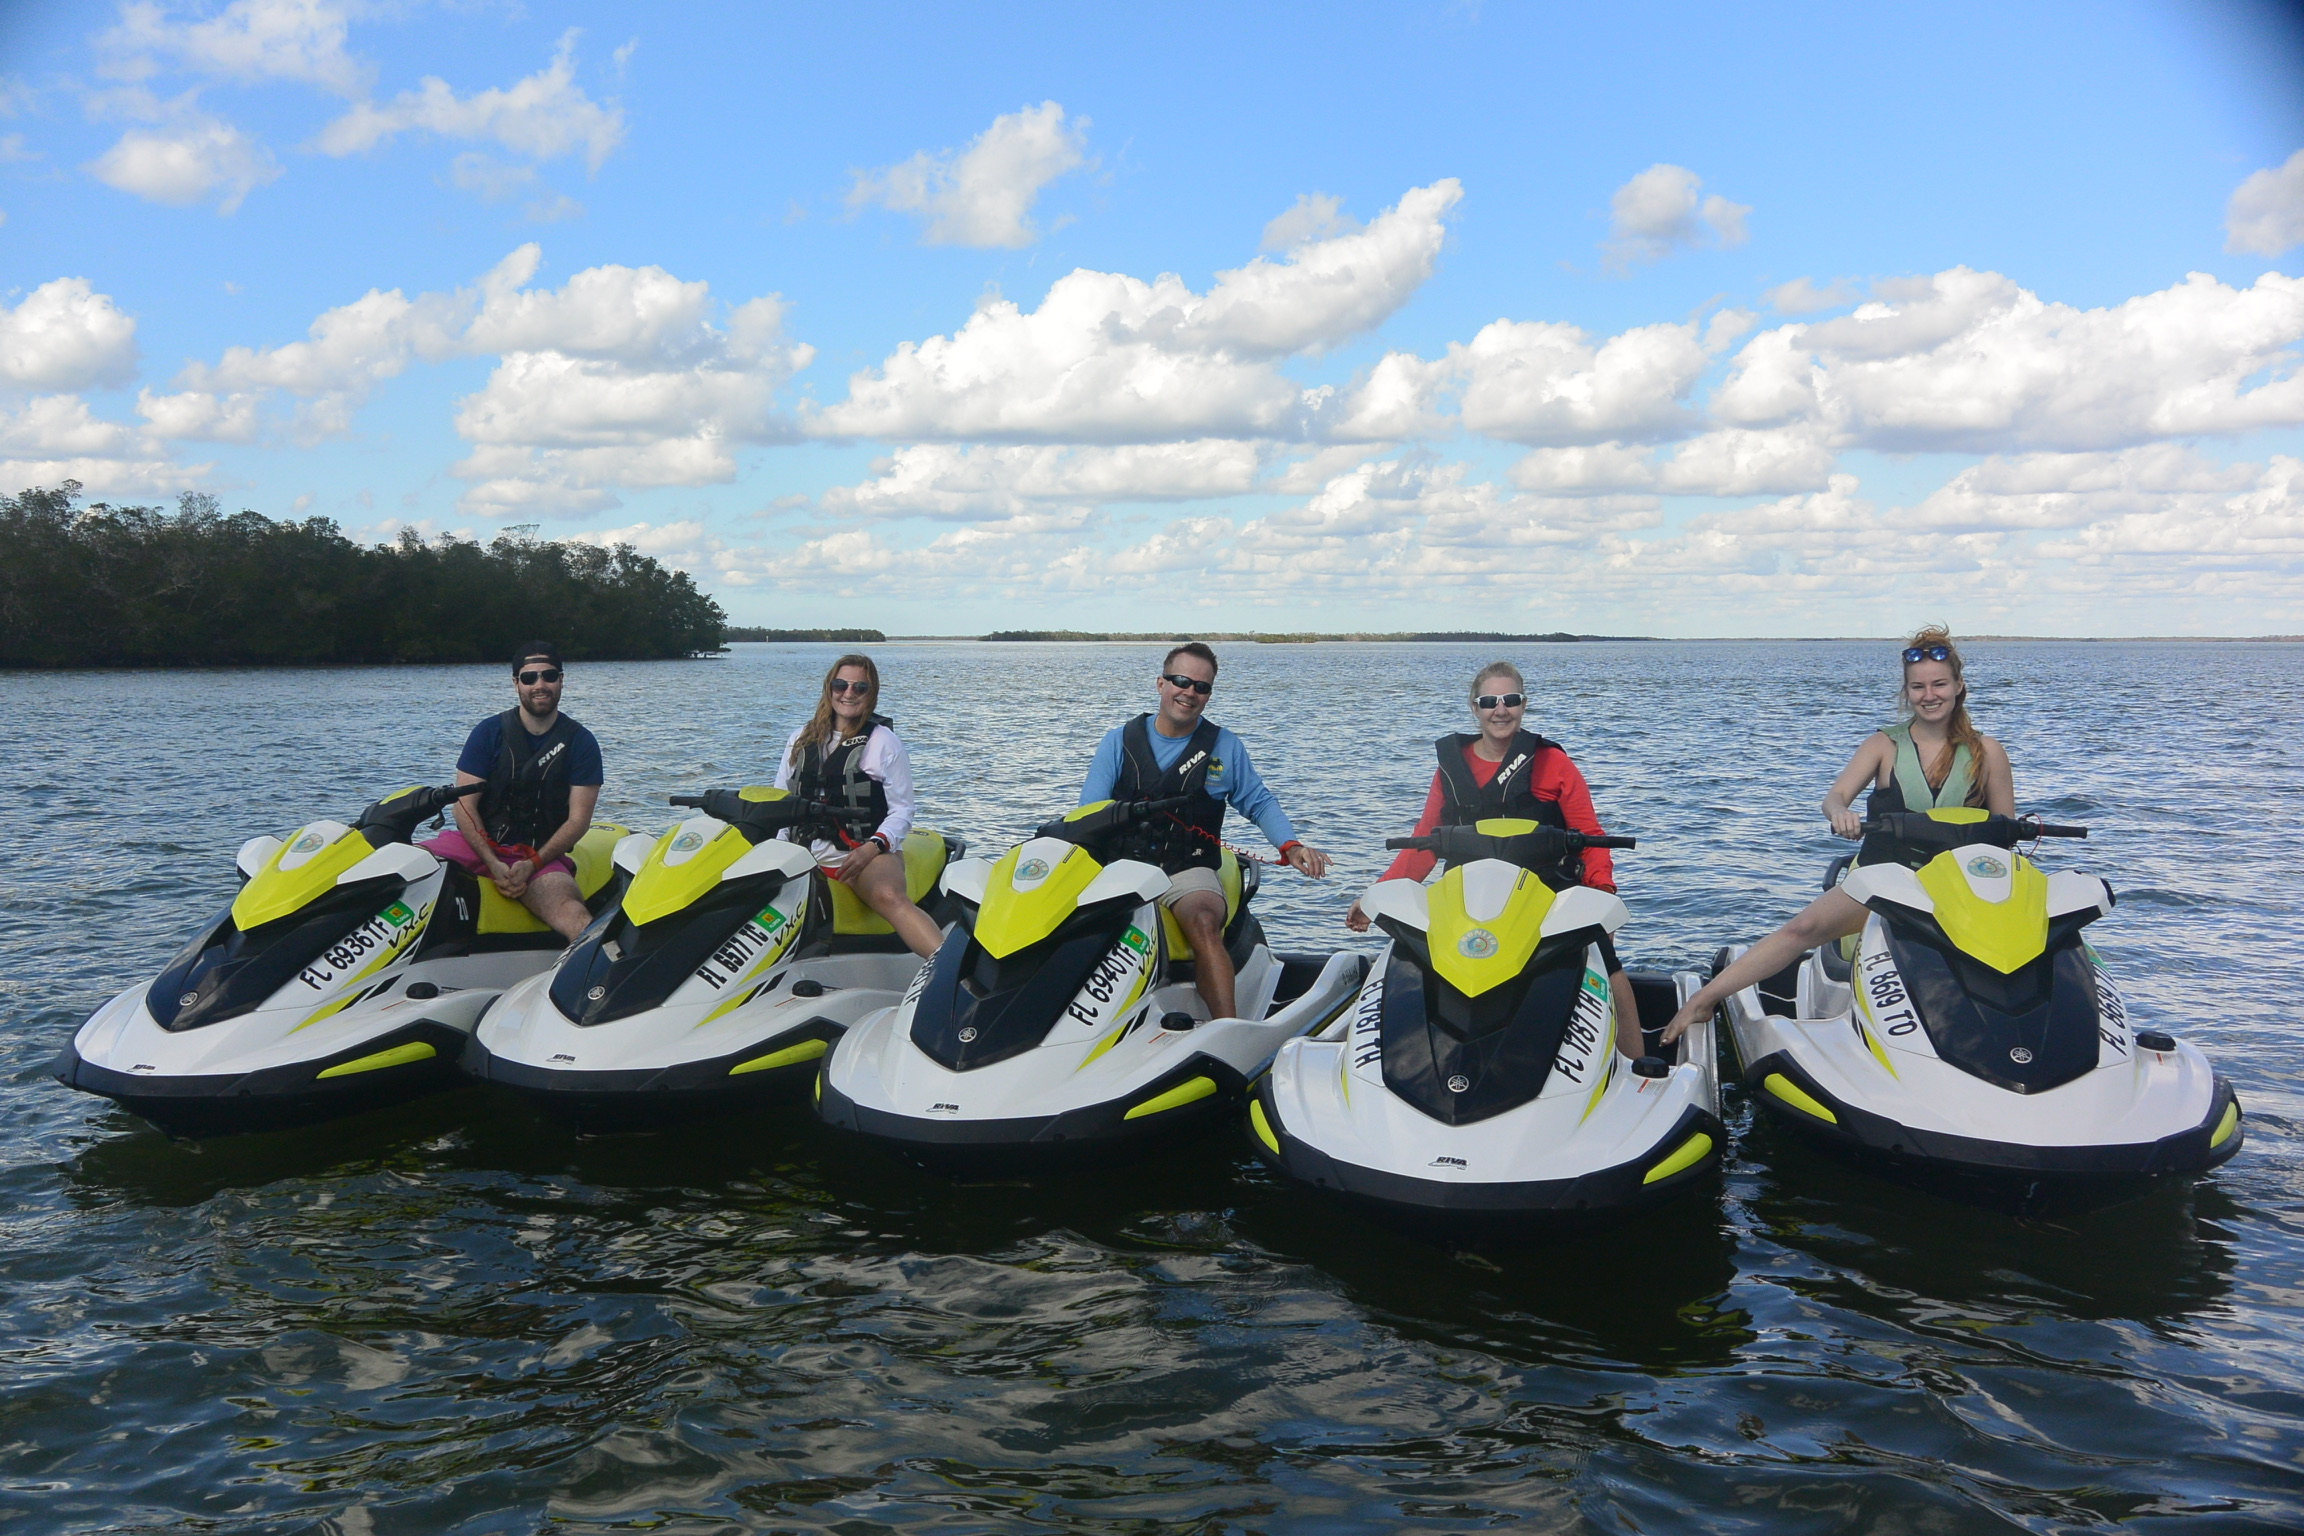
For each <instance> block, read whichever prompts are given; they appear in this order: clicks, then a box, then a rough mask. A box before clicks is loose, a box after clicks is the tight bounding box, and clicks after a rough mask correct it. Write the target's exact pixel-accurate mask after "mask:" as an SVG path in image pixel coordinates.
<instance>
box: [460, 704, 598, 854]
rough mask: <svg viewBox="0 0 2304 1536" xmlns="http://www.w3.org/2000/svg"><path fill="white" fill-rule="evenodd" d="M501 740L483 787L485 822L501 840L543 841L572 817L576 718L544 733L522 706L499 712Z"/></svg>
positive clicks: (558, 722) (506, 842)
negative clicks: (529, 722)
mask: <svg viewBox="0 0 2304 1536" xmlns="http://www.w3.org/2000/svg"><path fill="white" fill-rule="evenodd" d="M496 724H497V727H498V734H499V737H500V740H499V744H498V746H497V748H496V761H495V763H494V765H493V766H491V767H490V768H489V770H488V787H487V788H486V789H484V790H482V791H481V792H480V822H481V825H483V826H485V827H486V828H487V829H488V835H489V836H490V837H491V838H494V839H495V840H496V842H498V843H499V844H502V845H505V846H510V845H512V844H515V843H518V844H521V845H524V846H526V847H529V848H539V847H542V846H543V844H544V842H545V840H546V839H548V838H550V837H551V836H552V834H553V833H555V832H557V831H559V830H560V828H561V826H562V825H563V824H565V823H566V822H567V820H568V764H569V759H570V758H571V757H572V756H573V755H574V753H575V750H576V732H577V730H578V729H579V727H578V726H577V724H576V722H575V721H574V720H571V719H570V718H568V716H566V715H562V716H560V717H559V718H558V719H556V720H554V721H553V722H552V729H550V730H548V731H546V732H545V733H544V734H543V735H541V736H531V735H529V734H528V727H527V726H526V725H524V724H522V723H521V717H520V711H519V710H518V709H517V708H513V709H508V710H506V711H504V713H502V714H501V715H498V716H497V717H496Z"/></svg>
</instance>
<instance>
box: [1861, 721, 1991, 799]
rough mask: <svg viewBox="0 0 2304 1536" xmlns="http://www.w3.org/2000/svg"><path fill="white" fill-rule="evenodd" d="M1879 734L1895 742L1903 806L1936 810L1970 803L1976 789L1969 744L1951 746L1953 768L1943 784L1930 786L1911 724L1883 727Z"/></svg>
mask: <svg viewBox="0 0 2304 1536" xmlns="http://www.w3.org/2000/svg"><path fill="white" fill-rule="evenodd" d="M1880 734H1881V735H1883V736H1885V737H1887V738H1888V739H1889V740H1890V741H1892V742H1894V743H1896V781H1895V782H1896V791H1897V793H1898V794H1900V795H1902V796H1903V797H1904V809H1906V810H1908V811H1933V810H1939V809H1942V808H1944V807H1947V806H1956V805H1966V804H1967V803H1968V797H1969V795H1970V794H1971V793H1973V792H1974V790H1975V788H1976V757H1975V754H1974V753H1972V752H1970V751H1969V750H1968V748H1967V747H1966V745H1964V744H1963V745H1961V746H1958V747H1955V748H1953V749H1952V771H1951V772H1950V773H1947V774H1946V775H1944V787H1943V788H1941V789H1930V788H1929V787H1928V775H1927V772H1926V771H1925V770H1923V769H1922V768H1921V766H1920V749H1919V748H1917V747H1915V746H1913V745H1912V727H1911V725H1910V724H1909V723H1907V722H1901V721H1900V722H1898V723H1897V724H1895V725H1888V726H1882V727H1881V729H1880Z"/></svg>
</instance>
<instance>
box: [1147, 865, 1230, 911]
mask: <svg viewBox="0 0 2304 1536" xmlns="http://www.w3.org/2000/svg"><path fill="white" fill-rule="evenodd" d="M1194 891H1206V892H1207V893H1208V894H1209V895H1211V896H1213V897H1215V898H1216V899H1217V900H1218V901H1222V900H1223V899H1224V882H1223V881H1222V880H1219V879H1217V878H1216V871H1214V870H1212V869H1206V868H1203V867H1202V866H1200V865H1198V864H1195V865H1193V866H1192V867H1191V868H1190V869H1180V870H1178V871H1176V873H1174V874H1172V875H1170V876H1169V877H1168V890H1167V892H1166V893H1165V894H1164V895H1162V896H1161V898H1160V905H1162V906H1164V907H1173V906H1174V905H1176V898H1177V897H1179V896H1189V895H1191V894H1192V893H1193V892H1194Z"/></svg>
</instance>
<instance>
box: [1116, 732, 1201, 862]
mask: <svg viewBox="0 0 2304 1536" xmlns="http://www.w3.org/2000/svg"><path fill="white" fill-rule="evenodd" d="M1216 730H1217V727H1216V724H1215V722H1214V721H1211V720H1202V721H1201V722H1200V726H1199V728H1198V729H1197V730H1195V731H1194V732H1193V733H1192V739H1191V740H1189V741H1187V742H1186V743H1185V744H1184V751H1183V752H1182V754H1181V755H1179V756H1178V757H1177V759H1176V762H1175V765H1174V766H1173V767H1170V768H1168V769H1166V770H1163V769H1162V768H1161V766H1160V760H1159V759H1158V758H1156V757H1154V756H1153V755H1152V717H1151V716H1150V715H1138V716H1137V717H1136V718H1135V719H1133V720H1131V721H1129V722H1128V723H1127V724H1126V725H1125V726H1123V727H1121V730H1120V777H1119V778H1118V779H1117V780H1116V781H1114V783H1113V786H1112V798H1113V799H1115V800H1166V799H1169V798H1171V797H1173V796H1176V795H1188V796H1190V797H1191V798H1190V801H1189V802H1188V803H1187V804H1185V805H1184V806H1182V807H1181V808H1179V809H1177V810H1173V811H1164V812H1161V813H1159V814H1157V815H1155V816H1154V817H1153V818H1152V819H1151V820H1150V821H1148V822H1146V823H1144V825H1143V827H1142V829H1141V830H1140V831H1139V832H1138V833H1137V836H1136V838H1135V839H1134V845H1133V847H1132V848H1131V850H1130V852H1129V855H1128V856H1129V857H1130V858H1136V859H1142V860H1143V861H1144V862H1145V863H1147V864H1157V865H1159V866H1160V868H1161V869H1162V870H1163V871H1164V872H1166V873H1168V874H1171V875H1173V874H1175V873H1177V872H1178V871H1179V870H1186V869H1194V868H1198V869H1216V868H1218V867H1220V866H1221V865H1222V864H1223V862H1224V845H1223V844H1222V843H1221V842H1219V841H1218V839H1219V838H1221V837H1222V836H1223V835H1224V802H1223V801H1221V800H1219V799H1217V798H1216V797H1215V796H1214V795H1211V794H1210V793H1208V768H1209V765H1210V764H1212V763H1214V762H1215V761H1216Z"/></svg>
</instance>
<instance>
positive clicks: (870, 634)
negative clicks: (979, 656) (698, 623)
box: [512, 626, 888, 645]
mask: <svg viewBox="0 0 2304 1536" xmlns="http://www.w3.org/2000/svg"><path fill="white" fill-rule="evenodd" d="M721 638H723V639H726V640H730V641H735V640H776V641H795V640H820V641H824V642H827V643H829V644H832V645H877V644H879V643H880V642H881V641H883V640H885V639H887V638H888V637H887V636H886V635H884V634H882V633H880V631H878V630H876V629H755V628H752V627H750V626H743V627H732V628H730V629H729V630H728V631H727V632H726V634H724V635H723V636H722V637H721ZM512 643H513V644H515V645H517V644H519V643H520V642H519V641H517V640H515V641H513V642H512Z"/></svg>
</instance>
